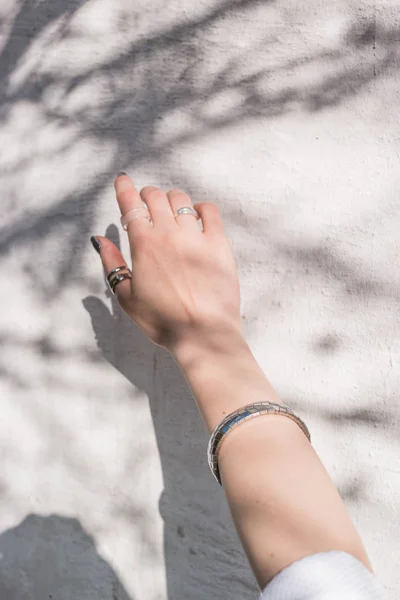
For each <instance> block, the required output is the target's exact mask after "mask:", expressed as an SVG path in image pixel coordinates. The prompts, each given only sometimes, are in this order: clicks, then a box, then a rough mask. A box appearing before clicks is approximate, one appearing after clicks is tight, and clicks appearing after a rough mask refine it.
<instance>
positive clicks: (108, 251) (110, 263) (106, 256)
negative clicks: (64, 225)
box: [91, 235, 131, 299]
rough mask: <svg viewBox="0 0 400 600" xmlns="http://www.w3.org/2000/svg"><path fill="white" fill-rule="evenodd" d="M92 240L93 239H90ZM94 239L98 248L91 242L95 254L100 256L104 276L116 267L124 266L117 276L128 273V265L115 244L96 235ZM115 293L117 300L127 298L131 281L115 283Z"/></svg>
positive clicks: (129, 293)
mask: <svg viewBox="0 0 400 600" xmlns="http://www.w3.org/2000/svg"><path fill="white" fill-rule="evenodd" d="M91 239H92V240H93V238H91ZM95 239H96V240H98V242H99V243H100V248H99V246H98V244H95V243H94V242H93V241H92V243H93V246H94V247H95V249H96V250H97V252H98V253H99V254H100V258H101V262H102V264H103V268H104V272H105V274H106V276H107V275H108V274H109V273H110V272H111V271H113V270H114V269H116V268H117V267H122V266H125V267H126V269H122V270H121V271H118V275H120V274H121V275H122V274H123V273H128V270H127V269H128V268H129V267H128V265H127V264H126V260H125V259H124V257H123V256H122V254H121V252H120V251H119V250H118V248H117V247H116V246H115V244H113V243H112V242H111V240H109V239H108V238H106V237H103V236H101V235H96V236H95ZM114 291H115V295H116V296H117V297H118V298H119V299H124V298H128V296H130V295H131V280H130V279H124V280H122V281H120V282H119V283H117V285H116V286H115V288H114Z"/></svg>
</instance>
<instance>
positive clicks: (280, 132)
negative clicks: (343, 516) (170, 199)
mask: <svg viewBox="0 0 400 600" xmlns="http://www.w3.org/2000/svg"><path fill="white" fill-rule="evenodd" d="M399 10H400V9H399V7H398V0H381V1H380V2H378V1H377V0H376V1H375V2H373V1H372V0H368V1H367V0H366V1H362V0H351V1H350V0H331V1H330V2H327V1H325V2H324V1H323V0H307V2H299V1H298V0H289V1H285V2H283V1H275V2H274V1H272V0H271V1H265V2H260V1H252V0H247V1H243V0H242V1H241V2H240V1H236V2H234V1H229V2H228V1H225V2H224V1H222V0H221V1H219V2H217V1H216V0H200V1H199V2H191V1H190V0H169V1H164V0H163V1H161V0H158V1H149V0H140V1H139V2H138V1H136V2H130V1H128V0H92V1H87V2H85V1H83V0H48V1H44V0H42V1H40V0H38V1H30V0H29V1H28V0H25V1H23V0H20V1H17V0H2V2H1V5H0V32H1V33H0V50H1V54H0V140H1V153H0V175H1V197H2V210H1V211H0V261H1V268H0V282H1V289H2V294H1V311H0V327H1V331H0V335H1V353H0V376H1V380H0V395H1V419H0V425H1V430H0V456H1V473H0V476H1V480H0V530H1V533H0V555H1V557H0V558H1V559H0V599H1V600H5V599H7V600H46V599H50V598H52V599H53V600H70V599H71V598H76V599H79V600H89V599H90V600H95V599H96V600H156V599H157V600H158V599H160V600H164V599H168V600H184V599H186V598H190V599H191V600H211V599H213V598H227V599H228V598H229V600H243V599H246V600H251V599H252V598H256V597H257V595H258V588H257V585H256V583H255V579H254V577H253V575H252V573H251V571H250V567H249V566H248V563H247V559H246V557H245V555H244V552H243V551H242V549H241V546H240V543H239V540H238V537H237V535H236V532H235V530H234V527H233V525H232V523H231V519H230V515H229V511H228V508H227V506H226V502H225V498H224V495H223V490H222V489H221V488H220V487H219V486H217V485H216V484H215V481H214V479H213V477H212V475H211V473H210V472H209V469H208V465H207V461H206V445H207V441H208V437H207V434H206V430H205V428H204V425H203V422H202V421H201V418H200V416H199V414H198V413H197V409H196V407H195V404H194V401H193V398H192V397H191V394H190V391H189V389H188V387H187V384H186V381H185V380H184V378H183V376H182V375H181V373H180V371H179V369H178V367H177V366H176V364H175V363H174V361H173V360H172V358H171V357H170V356H169V354H168V353H167V352H163V351H161V350H160V349H156V347H155V346H153V345H152V344H151V343H150V342H149V341H148V340H147V338H146V337H145V336H144V335H143V334H142V332H141V331H139V330H138V329H137V328H136V326H135V325H134V324H133V323H132V322H130V321H129V320H128V319H127V318H126V317H125V315H124V314H122V313H121V311H120V310H119V309H118V307H117V305H116V302H115V301H114V299H113V298H112V297H111V295H110V293H109V292H108V291H107V289H106V286H105V283H104V279H103V274H102V269H101V265H100V262H99V258H98V256H97V255H96V254H95V252H94V251H93V249H92V247H91V245H90V242H89V237H90V235H92V234H96V233H98V234H106V235H108V236H109V237H111V239H113V240H114V241H115V240H118V239H119V238H120V242H121V246H122V249H123V251H125V252H126V251H127V239H126V237H125V234H124V232H123V231H122V230H121V228H120V227H119V221H118V217H119V215H118V210H117V204H116V201H115V197H114V192H113V178H114V176H115V174H116V173H117V171H119V170H126V171H127V172H128V173H129V174H131V175H132V176H133V178H134V180H135V181H136V183H137V185H138V186H139V187H142V186H144V185H148V184H155V185H159V186H161V187H163V188H165V189H169V188H171V187H180V188H183V189H185V190H186V191H188V192H189V193H190V194H191V195H192V197H193V199H194V200H195V201H200V200H211V201H215V202H216V203H217V204H218V206H219V208H220V210H221V213H222V214H223V217H224V222H225V225H226V230H227V233H228V235H229V238H230V240H231V243H232V246H233V250H234V253H235V257H236V260H237V265H238V270H239V276H240V281H241V288H242V314H243V319H244V323H245V331H246V336H247V339H248V341H249V343H250V345H251V348H252V350H253V352H254V354H255V356H256V358H257V360H258V361H259V363H260V365H261V366H262V368H263V369H264V370H265V373H266V374H267V376H268V377H269V378H270V380H271V381H272V383H273V384H274V386H275V387H276V389H277V390H278V391H279V393H280V394H281V396H282V398H283V399H284V400H285V401H286V402H287V404H289V405H292V406H293V407H294V408H295V409H297V410H298V411H299V412H300V414H302V415H303V417H304V418H305V419H306V421H307V423H308V425H309V427H310V430H311V433H312V436H313V443H314V446H315V448H316V450H317V452H318V453H319V455H320V456H321V458H322V460H323V461H324V463H325V465H326V467H327V469H328V471H329V473H330V474H331V476H332V477H333V479H334V481H335V483H336V484H337V485H338V487H339V489H340V491H341V493H342V494H343V497H344V499H345V501H346V504H347V506H348V508H349V510H350V512H351V514H352V516H353V518H354V520H355V522H356V524H357V526H358V528H359V530H360V533H361V535H362V537H363V540H364V541H365V544H366V546H367V549H368V551H369V554H370V557H371V560H372V562H373V564H374V566H375V569H376V573H377V575H378V576H379V578H380V579H381V581H382V583H383V585H384V586H385V587H386V589H387V592H388V598H389V600H394V599H395V598H396V597H397V595H396V589H397V590H398V589H399V587H400V586H399V584H400V571H399V569H398V564H399V558H398V539H399V538H400V519H399V510H400V469H399V464H400V462H399V458H400V451H399V369H398V365H399V358H400V343H399V334H400V325H399V316H400V309H399V307H400V303H399V300H400V276H399V266H398V263H399V248H400V241H399V237H398V231H399V228H400V208H399V187H400V176H399V150H400V138H399V135H400V127H399V111H398V107H399V96H400V93H399V91H400V88H399V83H400V79H399V70H398V66H399V64H400V63H399V59H400V19H399ZM245 400H246V401H248V400H250V399H247V398H246V399H245Z"/></svg>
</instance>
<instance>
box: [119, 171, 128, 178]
mask: <svg viewBox="0 0 400 600" xmlns="http://www.w3.org/2000/svg"><path fill="white" fill-rule="evenodd" d="M121 175H127V173H125V171H120V172H119V173H118V175H117V177H121Z"/></svg>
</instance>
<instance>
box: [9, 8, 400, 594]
mask: <svg viewBox="0 0 400 600" xmlns="http://www.w3.org/2000/svg"><path fill="white" fill-rule="evenodd" d="M270 3H271V4H272V2H270ZM84 4H85V2H84V1H75V2H70V1H68V2H67V1H66V0H55V1H53V0H52V1H51V2H50V1H49V2H46V1H44V2H40V3H35V5H33V4H32V3H30V2H22V3H21V4H20V8H19V13H18V15H17V17H16V18H15V20H14V22H13V24H12V26H11V31H10V33H9V36H8V39H7V41H6V44H5V46H4V48H3V51H2V54H1V56H0V127H3V126H5V125H6V124H7V123H10V122H12V115H13V111H14V109H16V108H18V107H19V106H21V105H22V106H24V105H25V104H27V103H29V104H30V105H31V106H34V107H35V110H37V111H38V112H39V113H40V116H41V118H42V119H43V122H44V123H45V124H46V125H48V126H49V127H54V128H60V129H64V130H67V131H69V130H71V132H72V133H71V135H70V136H69V137H68V139H67V141H64V142H62V143H60V144H59V145H58V146H57V145H56V146H55V147H51V150H50V151H49V150H47V151H46V150H45V149H40V150H38V151H37V152H35V153H31V154H29V156H26V157H23V158H21V157H18V153H17V155H16V156H17V158H15V159H13V158H10V160H9V161H8V162H7V165H6V167H4V169H3V170H2V172H1V171H0V175H1V176H2V177H4V178H13V177H18V176H20V174H21V173H25V172H26V170H27V169H29V168H30V167H31V166H32V165H35V164H36V162H37V161H39V160H42V161H43V162H44V163H46V161H47V160H49V161H50V160H51V158H52V156H53V155H56V156H57V157H58V158H64V157H68V152H71V151H72V152H74V151H77V149H78V148H79V143H80V142H81V141H82V140H83V141H84V142H86V141H87V140H89V139H90V140H95V141H96V144H97V147H101V146H102V144H106V143H111V145H112V146H113V148H114V150H113V154H112V156H111V157H110V160H109V161H108V162H107V165H106V167H105V168H104V171H103V172H102V173H101V174H100V175H99V174H97V173H95V174H94V175H93V176H92V175H91V174H90V172H89V171H90V169H88V175H87V177H86V178H85V180H84V181H82V182H80V183H79V186H77V188H76V189H74V190H73V191H70V192H69V193H67V194H65V195H64V196H61V197H59V198H57V200H56V201H55V202H54V203H53V204H52V205H51V206H47V207H46V208H43V207H42V206H38V207H36V208H35V209H31V210H30V212H27V213H25V212H24V211H25V207H24V205H23V200H22V197H21V198H19V197H18V198H17V199H16V201H15V206H16V207H17V209H18V211H19V213H24V219H20V218H18V219H17V220H16V222H14V223H13V222H11V223H10V222H6V223H5V225H4V226H1V227H0V257H5V256H6V255H7V253H8V252H9V250H10V248H15V247H20V246H27V247H28V248H29V249H30V250H33V249H34V251H31V253H30V257H32V258H29V260H28V261H27V263H26V264H23V265H22V268H23V269H24V271H25V275H26V277H27V279H29V284H30V287H31V289H33V290H34V291H35V294H36V295H37V299H38V303H40V302H42V303H43V306H45V307H46V306H49V305H51V304H52V303H57V302H58V300H59V295H60V293H61V292H63V291H64V290H65V289H66V287H68V286H69V285H70V284H73V285H74V286H76V285H82V287H84V286H85V285H86V283H87V272H86V270H85V265H82V261H81V257H82V256H83V255H84V252H85V250H86V248H87V244H88V237H89V235H90V233H91V227H92V223H93V220H94V216H95V213H96V202H97V201H98V198H99V197H100V196H101V195H102V194H103V193H104V190H105V189H107V188H108V187H109V186H110V182H111V180H112V177H113V176H114V175H115V173H116V172H117V171H118V170H120V169H121V168H126V165H131V164H135V165H141V164H144V163H148V162H149V161H156V160H157V161H163V159H164V157H165V155H166V154H167V153H168V152H169V151H170V149H171V148H179V147H180V146H181V145H182V144H185V143H187V142H190V141H195V140H198V139H201V138H202V137H205V136H207V135H209V134H210V133H212V132H214V131H215V130H221V131H222V130H228V129H229V128H231V127H233V126H235V125H236V124H238V123H246V122H247V123H254V122H257V121H261V120H265V119H271V120H272V119H274V118H276V117H279V116H282V115H285V114H288V113H293V112H305V113H314V112H316V111H322V110H324V109H325V108H326V107H332V106H336V105H340V103H341V102H342V101H343V100H345V99H346V98H349V97H351V96H354V95H356V94H358V93H360V92H361V91H362V90H363V89H364V88H365V86H367V85H368V84H369V83H370V82H371V81H373V80H374V78H375V79H378V78H380V77H381V78H382V77H384V76H386V75H388V76H389V73H390V70H391V69H392V67H395V66H396V64H397V59H398V47H397V46H396V44H397V41H398V40H399V38H400V35H399V32H398V30H396V29H394V28H393V29H390V28H387V27H384V26H379V27H377V25H376V23H366V24H364V25H363V26H362V27H361V28H360V27H356V28H350V29H349V30H348V32H347V34H346V36H344V38H343V40H342V43H341V44H340V45H338V47H337V48H336V49H335V50H324V51H321V52H310V53H309V55H307V56H305V57H303V58H302V59H301V60H296V59H290V60H280V61H279V63H278V64H276V65H266V66H265V67H262V68H248V69H247V68H244V67H243V65H246V66H250V67H251V65H252V64H253V58H254V56H256V55H257V53H258V52H262V51H265V50H266V49H268V48H269V47H271V44H273V43H276V44H278V42H274V40H273V41H272V42H271V39H269V38H268V35H266V38H265V41H264V43H261V44H258V45H255V46H253V47H252V48H251V49H248V50H246V51H244V52H243V53H242V55H241V56H240V57H239V58H238V57H236V56H232V55H230V53H229V51H228V50H227V52H226V57H225V62H224V64H222V65H218V66H216V67H215V68H212V69H210V70H209V71H204V70H202V64H203V62H204V60H205V59H209V55H211V56H212V55H213V52H214V46H213V44H210V43H208V44H204V36H205V35H206V34H207V33H208V32H209V31H210V30H211V29H212V28H213V27H215V26H217V25H218V26H220V25H221V23H222V22H223V21H224V20H226V19H227V18H228V17H229V16H230V15H232V14H234V13H235V11H243V12H244V13H247V12H250V11H251V10H252V9H253V8H255V7H256V6H257V5H259V4H260V2H259V1H258V0H254V1H253V0H242V1H239V2H238V1H236V2H222V3H220V4H219V5H218V6H217V7H214V8H212V9H209V10H208V12H206V13H205V14H204V15H202V16H200V17H195V18H192V19H187V20H186V22H184V23H181V24H179V25H172V26H170V27H166V28H165V29H164V30H163V31H161V32H159V33H150V34H148V35H146V36H145V37H144V36H141V37H139V38H138V39H135V41H132V42H130V43H129V44H128V45H127V47H124V48H121V51H120V52H118V55H117V56H116V57H115V55H114V56H113V57H112V58H111V59H105V60H102V61H101V62H100V64H98V65H96V66H95V67H93V66H92V67H89V68H86V66H85V64H84V62H83V61H82V68H81V69H80V71H79V73H78V74H76V73H74V74H73V75H71V74H70V72H69V71H68V69H64V68H63V65H62V64H59V66H58V69H57V70H53V71H41V70H40V68H39V67H41V56H43V57H45V56H46V47H44V48H42V50H41V52H42V54H40V53H39V54H38V55H37V57H38V58H37V60H36V61H35V62H34V67H33V68H32V69H31V70H29V69H28V70H27V71H26V75H25V78H24V79H21V80H20V82H19V84H18V85H16V84H15V83H14V84H12V85H11V82H12V79H13V74H15V71H16V67H17V65H18V63H19V62H20V61H21V59H23V58H24V57H25V58H26V57H28V58H29V56H30V50H31V48H32V45H33V43H34V42H35V40H36V39H37V38H38V36H39V35H40V34H41V33H42V32H43V31H44V30H45V28H46V27H48V26H50V25H55V26H56V25H57V26H56V27H55V31H54V33H53V34H52V36H50V38H49V40H50V41H49V42H48V43H49V51H51V50H52V48H53V46H54V44H55V45H56V47H57V44H60V45H61V44H62V43H63V42H65V41H68V39H73V36H72V34H71V32H70V30H69V23H70V20H71V17H73V15H74V14H75V12H76V11H77V9H79V8H80V7H82V6H83V5H84ZM264 4H268V2H265V3H264ZM287 26H288V27H290V22H288V23H287ZM73 35H77V34H76V32H75V33H74V34H73ZM78 41H79V38H78V37H77V38H76V42H77V43H78ZM102 43H103V44H104V45H105V44H106V40H104V41H103V40H102ZM374 45H379V47H380V53H379V55H378V56H375V55H374V53H373V52H372V50H373V47H374ZM215 48H216V46H215ZM278 50H279V49H278ZM219 54H220V52H219ZM278 54H280V55H281V56H285V55H284V54H283V53H282V49H280V50H279V52H278ZM304 68H309V69H310V72H311V73H312V75H313V76H312V77H311V78H310V79H309V80H308V79H307V77H303V78H302V77H300V78H299V77H297V75H298V73H299V71H300V70H301V69H304ZM315 72H318V75H319V76H318V77H317V78H315V77H314V75H315ZM277 76H282V81H283V83H282V84H281V85H279V86H276V85H270V84H272V83H273V82H274V79H275V78H276V77H277ZM291 78H292V79H291ZM93 83H97V84H99V91H98V93H97V94H93V95H91V96H90V100H87V101H86V103H85V104H84V105H82V104H79V103H78V107H77V108H73V106H74V98H77V97H78V98H79V94H80V93H82V92H84V90H85V86H86V85H87V84H93ZM54 92H56V93H54ZM224 93H228V94H229V93H232V94H233V95H234V96H235V98H237V102H236V103H235V104H233V105H229V106H228V105H226V106H224V108H223V110H222V111H220V112H219V114H215V113H212V111H211V112H210V110H209V108H210V106H211V104H212V103H213V102H215V101H216V100H217V101H218V99H219V98H220V95H221V94H224ZM24 103H25V104H24ZM71 106H72V108H71ZM176 112H178V113H179V114H180V115H183V116H185V119H186V122H188V123H189V126H188V127H186V128H184V129H183V130H180V131H178V132H177V131H175V130H174V129H173V130H172V131H170V132H169V133H166V134H163V135H159V125H160V123H162V122H163V120H164V119H168V117H169V116H170V115H171V114H174V113H176ZM39 123H40V121H39ZM40 126H42V125H40ZM23 133H24V132H23ZM28 133H29V136H30V137H33V138H35V133H39V132H36V131H35V129H32V130H29V132H28ZM25 137H28V136H27V135H25ZM22 141H23V138H22V139H21V144H22ZM66 160H67V159H66ZM35 161H36V162H35ZM50 164H51V163H50ZM40 168H42V167H41V166H40ZM35 181H37V179H36V180H35ZM177 183H178V182H177ZM189 185H190V182H189ZM35 192H36V193H37V194H38V195H40V189H36V190H35ZM199 193H201V190H200V191H199ZM200 199H201V198H199V200H200ZM13 200H15V199H13ZM237 211H238V209H237V207H235V206H229V208H228V210H227V211H226V213H225V215H226V222H227V225H228V226H229V222H232V221H234V220H235V219H236V218H237V217H238V216H239V219H238V223H239V224H240V215H238V212H237ZM258 225H259V224H258V223H257V227H258ZM250 226H251V223H250ZM56 236H57V239H58V240H62V243H57V244H55V243H53V245H52V248H53V249H54V248H59V254H58V255H56V256H54V255H53V256H51V257H49V253H48V246H47V245H46V241H47V240H49V239H50V240H51V239H52V238H53V237H54V238H55V237H56ZM107 236H108V237H109V238H110V239H112V240H113V241H114V242H116V243H118V240H117V239H116V232H115V231H114V229H113V228H110V230H109V231H108V232H107ZM280 250H281V254H282V256H283V257H284V258H283V259H282V269H284V267H285V265H286V266H287V265H288V261H289V260H293V261H294V260H295V258H294V259H293V258H290V256H287V254H288V252H286V249H285V248H281V249H280ZM289 254H290V253H289ZM298 254H299V257H300V258H301V261H302V263H303V262H304V260H305V259H306V258H307V260H308V262H309V268H310V270H312V271H313V272H315V273H316V274H317V275H318V273H320V272H321V271H324V272H328V271H329V269H330V268H331V265H330V262H329V261H328V260H327V259H326V252H325V253H324V252H323V251H322V252H321V253H320V254H318V256H316V252H315V251H314V250H311V251H310V250H309V249H307V248H305V249H304V248H303V250H302V252H299V253H298ZM248 256H249V260H251V257H252V248H251V244H249V252H248ZM285 261H286V262H285ZM341 267H342V264H341V263H340V264H339V265H338V269H339V271H340V272H341V275H340V276H341V278H342V279H343V280H347V279H348V273H347V271H346V272H345V273H344V275H343V273H342V271H343V269H341ZM335 269H336V267H335ZM335 272H336V271H335ZM358 279H360V278H358ZM357 282H358V284H359V287H360V294H361V295H365V294H367V293H371V291H374V290H371V286H370V285H368V284H367V283H365V282H364V281H357ZM109 297H111V295H110V296H109ZM84 305H85V308H86V309H87V310H88V312H89V313H90V316H91V319H92V324H93V329H94V331H95V333H96V337H97V340H98V345H99V349H100V350H101V353H102V355H103V356H104V358H105V359H106V360H107V361H109V362H110V364H112V365H113V366H114V367H115V368H116V369H118V370H119V371H120V372H121V373H122V374H123V375H124V377H126V378H127V380H129V381H130V382H131V384H132V385H133V386H135V387H136V388H138V389H141V390H143V391H144V392H145V393H146V394H147V395H148V397H149V402H150V409H151V414H152V417H153V422H154V427H155V432H156V437H157V443H158V447H159V453H160V459H161V462H162V470H163V479H164V483H165V489H164V492H163V494H162V497H161V499H160V513H161V515H162V517H163V519H164V524H165V529H164V547H165V561H166V569H167V586H168V597H169V598H170V600H181V599H183V598H186V597H190V598H192V600H208V599H209V598H214V597H215V596H217V597H224V596H225V595H226V596H229V597H230V598H232V600H239V599H240V600H242V599H243V598H247V597H248V598H251V597H253V596H254V595H255V594H256V593H257V588H256V585H255V583H254V580H253V577H252V574H251V572H250V569H249V567H248V565H247V562H246V559H245V556H244V553H243V551H242V548H241V547H240V545H239V542H238V538H237V536H236V532H235V530H234V528H233V525H232V522H231V518H230V515H229V511H228V508H227V506H226V502H225V498H224V495H223V492H222V490H221V489H220V488H219V487H218V485H216V483H215V481H214V479H213V478H212V476H211V474H210V472H209V469H208V465H207V463H206V456H205V448H206V443H207V435H206V432H205V429H204V426H203V424H202V422H201V418H200V416H199V414H198V411H197V409H196V407H195V404H194V402H193V398H192V397H191V395H190V393H188V389H187V385H186V382H185V380H184V378H183V377H182V375H181V374H180V371H179V368H178V367H177V365H176V364H175V363H174V361H173V359H172V358H171V357H170V356H169V355H168V353H166V352H165V351H163V350H162V349H160V348H157V347H155V346H154V345H153V344H151V343H150V342H149V340H148V339H147V338H146V337H145V336H144V334H143V333H142V332H140V331H139V330H138V328H136V327H135V325H134V324H133V323H132V322H131V321H130V320H129V319H128V318H127V317H126V315H124V314H123V313H122V312H121V310H120V308H119V306H118V304H117V302H116V300H115V298H114V297H112V311H111V313H110V312H109V311H108V309H107V307H106V306H105V304H104V303H103V302H102V301H101V300H99V299H98V298H95V297H88V298H85V300H84ZM10 343H11V341H10ZM17 343H19V340H18V339H17ZM34 343H36V344H37V351H38V354H39V355H40V354H41V355H42V356H43V359H44V360H45V359H46V356H49V355H52V354H53V353H55V347H54V348H53V347H52V346H51V340H46V339H38V340H37V341H36V342H34ZM5 354H6V353H5ZM76 356H78V357H81V358H82V360H86V361H92V362H94V361H95V360H98V357H93V356H91V355H90V354H89V353H88V352H86V354H85V353H84V350H82V349H81V348H76ZM59 358H60V363H61V362H62V361H63V360H64V361H68V360H70V357H67V356H63V355H62V354H61V355H60V356H59ZM6 367H7V365H5V367H4V372H3V375H4V376H5V377H7V376H8V377H10V378H12V379H13V380H14V378H15V375H14V373H11V374H10V371H7V368H6ZM56 376H57V375H55V377H56ZM61 425H62V424H61ZM61 425H60V428H61ZM204 499H206V500H207V501H205V500H204ZM117 504H118V503H117ZM183 509H184V510H183ZM115 510H120V511H126V519H127V523H128V524H129V525H130V526H131V527H135V528H140V527H141V526H142V524H141V522H140V519H139V518H138V517H137V511H136V509H135V507H134V505H133V503H132V507H131V508H128V509H127V508H126V506H121V507H118V506H116V508H115ZM205 524H206V525H205ZM28 531H30V530H29V528H28ZM145 533H146V532H143V535H144V534H145ZM4 535H7V533H6V534H4ZM67 537H68V536H67ZM6 539H8V538H6ZM10 539H11V538H10ZM15 547H17V546H15ZM18 547H19V546H18ZM27 547H28V548H29V543H28V545H27ZM21 552H22V556H23V552H24V549H23V548H22V547H21ZM92 557H93V561H92V562H90V563H89V565H88V573H91V569H93V571H96V572H101V568H100V570H99V568H98V566H96V564H97V563H96V560H95V556H94V555H93V556H92ZM219 565H220V566H222V569H220V572H221V576H220V577H215V574H216V573H217V572H218V569H217V566H219ZM103 566H104V565H103ZM56 572H57V571H56ZM109 579H112V575H111V574H110V575H109V576H105V575H104V574H103V575H101V577H100V582H102V581H104V582H105V583H104V585H105V586H106V587H105V589H106V590H110V586H109V583H107V582H108V581H109ZM65 585H66V586H68V582H65ZM99 586H100V587H101V585H100V583H99ZM67 589H68V587H67ZM88 589H89V588H88ZM49 593H51V592H49ZM121 593H122V592H121ZM99 594H100V591H99ZM70 597H74V596H73V595H71V596H70ZM99 597H100V598H101V595H100V596H99ZM105 597H106V596H105ZM108 597H109V598H111V597H112V595H111V594H110V595H109V596H108ZM11 598H13V597H12V596H11ZM15 598H16V600H22V598H21V599H20V598H19V597H18V596H15ZM38 598H39V596H38V597H35V598H34V600H38ZM66 598H67V596H66ZM122 598H124V596H123V593H122ZM23 600H25V598H23ZM40 600H42V599H41V598H40Z"/></svg>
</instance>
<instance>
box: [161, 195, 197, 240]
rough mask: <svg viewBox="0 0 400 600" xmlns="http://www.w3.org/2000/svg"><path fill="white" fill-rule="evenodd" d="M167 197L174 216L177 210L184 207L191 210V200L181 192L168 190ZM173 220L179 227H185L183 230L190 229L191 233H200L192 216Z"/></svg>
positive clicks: (179, 216)
mask: <svg viewBox="0 0 400 600" xmlns="http://www.w3.org/2000/svg"><path fill="white" fill-rule="evenodd" d="M167 197H168V200H169V203H170V205H171V208H172V212H173V214H174V215H176V213H177V211H178V209H179V208H184V207H185V206H189V207H191V208H193V203H192V200H191V199H190V197H189V196H188V195H187V194H185V192H183V191H182V190H175V189H174V190H169V192H167ZM175 220H176V222H177V224H178V225H179V226H180V227H185V229H192V230H193V231H194V230H197V231H200V228H199V224H198V222H197V218H195V217H194V216H193V215H190V214H187V215H185V214H182V215H178V216H177V217H176V218H175Z"/></svg>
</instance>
